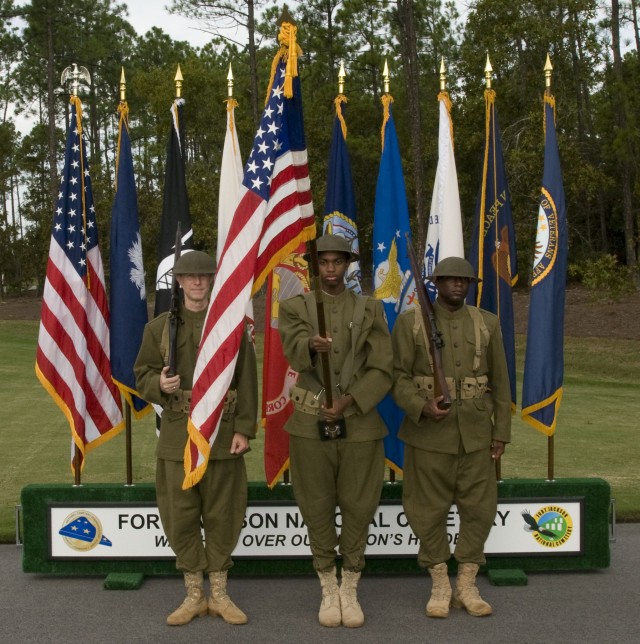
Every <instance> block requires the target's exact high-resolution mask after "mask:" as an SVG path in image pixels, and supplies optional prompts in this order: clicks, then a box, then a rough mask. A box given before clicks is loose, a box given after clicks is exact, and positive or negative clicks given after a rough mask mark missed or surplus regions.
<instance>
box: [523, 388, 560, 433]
mask: <svg viewBox="0 0 640 644" xmlns="http://www.w3.org/2000/svg"><path fill="white" fill-rule="evenodd" d="M563 391H564V390H563V387H560V388H559V389H556V391H555V392H554V393H553V394H551V396H549V397H548V398H545V399H544V400H541V401H539V402H537V403H536V404H535V405H529V406H528V407H523V408H522V411H521V412H520V415H521V417H522V420H523V421H524V422H525V423H527V424H528V425H531V426H532V427H535V429H537V430H538V431H540V432H542V433H543V434H546V435H547V436H553V435H554V434H555V431H556V425H557V422H558V410H559V409H560V403H561V402H562V394H563ZM551 404H553V406H554V408H555V409H554V413H553V423H551V425H545V424H544V423H541V422H540V421H539V420H536V419H535V418H533V417H532V416H531V414H533V413H534V412H536V411H539V410H540V409H542V408H543V407H547V406H549V405H551Z"/></svg>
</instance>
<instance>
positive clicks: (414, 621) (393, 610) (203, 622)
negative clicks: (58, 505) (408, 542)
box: [0, 524, 640, 644]
mask: <svg viewBox="0 0 640 644" xmlns="http://www.w3.org/2000/svg"><path fill="white" fill-rule="evenodd" d="M616 537H617V539H616V541H615V542H614V543H612V544H611V555H612V557H611V567H610V568H609V569H607V570H601V571H593V572H564V573H530V574H529V583H528V585H527V586H519V587H496V586H491V585H490V584H489V583H488V581H487V579H486V577H484V576H482V577H481V578H480V579H479V584H478V585H479V587H480V590H481V592H482V594H483V596H484V597H485V599H487V600H488V601H489V602H490V603H491V604H492V605H493V608H494V615H493V616H491V617H487V618H474V617H470V616H469V615H467V614H466V613H465V612H463V611H462V610H453V611H452V614H451V616H450V618H449V619H446V620H434V619H429V618H427V617H426V616H425V615H424V606H425V603H426V600H427V588H428V584H427V582H426V579H425V577H423V576H365V577H364V578H363V580H362V581H361V583H360V593H359V596H360V600H361V604H362V606H363V609H364V611H365V615H366V623H365V625H364V627H363V628H360V629H346V628H336V629H328V628H323V627H321V626H320V625H319V624H318V622H317V611H318V605H319V599H320V586H319V583H318V581H317V579H316V578H315V577H312V576H309V577H276V578H273V577H271V578H253V577H252V578H233V577H232V578H231V580H230V583H229V589H230V592H231V595H232V597H233V598H234V599H235V600H236V601H237V603H238V604H239V605H240V606H241V607H242V608H243V609H244V610H246V612H247V613H248V614H249V618H250V622H249V624H247V625H246V626H229V625H228V624H225V623H224V622H223V621H222V620H220V619H213V618H211V617H205V618H199V619H196V620H194V621H193V622H192V623H191V624H189V625H187V626H182V627H169V626H166V625H165V624H164V620H165V617H166V615H167V614H168V613H169V612H170V611H171V610H172V609H173V608H175V607H176V606H177V605H178V604H179V603H180V601H181V600H182V586H181V580H180V578H178V577H156V578H154V577H149V578H147V579H145V581H144V583H143V585H142V587H141V588H140V589H139V590H133V591H108V590H103V581H104V579H103V578H102V577H55V576H50V575H36V574H25V573H23V572H22V569H21V549H20V548H19V547H18V546H12V545H3V546H0V571H1V572H0V634H1V636H0V637H1V638H2V641H4V642H11V643H13V642H15V643H21V644H22V643H26V642H60V643H63V642H64V643H65V644H66V643H67V642H82V643H83V644H93V643H98V642H101V643H102V642H107V643H113V644H116V643H120V642H122V643H125V642H126V643H128V644H129V643H131V644H133V643H137V642H154V643H156V642H158V643H159V642H171V643H172V644H179V643H180V642H190V643H194V642H207V641H217V642H224V643H226V642H251V643H252V644H263V643H271V642H273V643H274V644H275V643H276V642H277V643H289V642H291V643H298V642H302V643H303V644H314V643H316V642H323V643H324V642H339V643H341V642H367V643H372V642H373V643H376V644H377V643H378V642H380V643H382V642H384V643H385V644H396V643H401V644H410V643H413V642H438V643H441V642H453V643H456V644H465V643H467V642H468V643H470V644H471V643H473V644H483V643H485V642H486V643H487V644H489V643H491V644H498V643H502V642H504V643H514V644H528V643H531V644H567V643H580V644H589V643H592V642H593V643H595V642H598V643H603V642H604V643H607V644H608V643H616V644H618V643H626V642H634V643H635V642H638V641H640V579H639V577H640V524H625V525H619V526H617V528H616Z"/></svg>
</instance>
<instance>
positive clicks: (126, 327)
mask: <svg viewBox="0 0 640 644" xmlns="http://www.w3.org/2000/svg"><path fill="white" fill-rule="evenodd" d="M118 111H119V112H120V123H119V128H118V154H117V158H116V195H115V199H114V201H113V208H112V210H111V257H110V267H111V290H110V297H109V303H110V309H111V373H112V377H113V380H114V382H115V383H116V384H117V385H118V388H119V389H120V391H121V392H122V395H123V396H124V397H125V399H126V400H127V402H128V403H129V405H130V406H131V408H132V410H133V413H134V416H135V417H136V418H140V417H141V416H144V415H145V414H146V413H147V412H149V411H150V410H151V407H150V406H149V404H148V403H147V402H145V401H143V400H141V399H140V398H138V396H137V395H136V379H135V376H134V374H133V364H134V362H135V360H136V356H137V355H138V350H139V349H140V344H141V342H142V333H143V331H144V325H145V324H146V323H147V320H148V314H147V292H146V289H145V283H144V265H143V263H142V240H141V238H140V225H139V223H138V198H137V196H136V183H135V177H134V174H133V158H132V156H131V139H130V138H129V123H128V120H127V113H128V111H129V108H128V107H127V104H126V102H122V103H121V104H120V107H119V108H118Z"/></svg>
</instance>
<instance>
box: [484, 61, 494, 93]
mask: <svg viewBox="0 0 640 644" xmlns="http://www.w3.org/2000/svg"><path fill="white" fill-rule="evenodd" d="M491 72H493V67H491V61H490V60H489V52H487V64H486V65H485V66H484V82H485V84H486V86H487V89H491Z"/></svg>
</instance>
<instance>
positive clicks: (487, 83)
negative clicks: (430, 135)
mask: <svg viewBox="0 0 640 644" xmlns="http://www.w3.org/2000/svg"><path fill="white" fill-rule="evenodd" d="M492 72H493V67H491V61H490V60H489V52H487V62H486V63H485V66H484V83H485V92H490V91H491V80H492V78H491V75H492ZM485 96H486V94H485ZM490 109H491V106H490V105H489V104H488V103H487V110H490ZM485 120H486V127H487V128H489V126H490V125H489V123H490V121H489V119H485ZM487 145H488V140H487ZM492 149H493V154H494V164H495V146H493V148H492ZM492 174H493V181H494V183H495V181H496V173H495V171H494V172H493V173H492ZM496 193H497V191H496V189H495V185H494V190H493V194H494V195H495V194H496ZM497 231H498V226H495V232H494V235H496V236H497V234H498V232H497ZM497 241H498V240H497V237H496V239H495V242H496V243H497ZM495 280H496V293H499V292H500V275H499V274H498V271H496V275H495ZM497 299H498V302H499V301H500V298H499V297H498V298H497ZM478 306H479V304H478ZM498 317H499V313H498ZM495 463H496V481H498V483H502V481H503V479H502V458H499V459H497V460H496V462H495Z"/></svg>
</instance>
